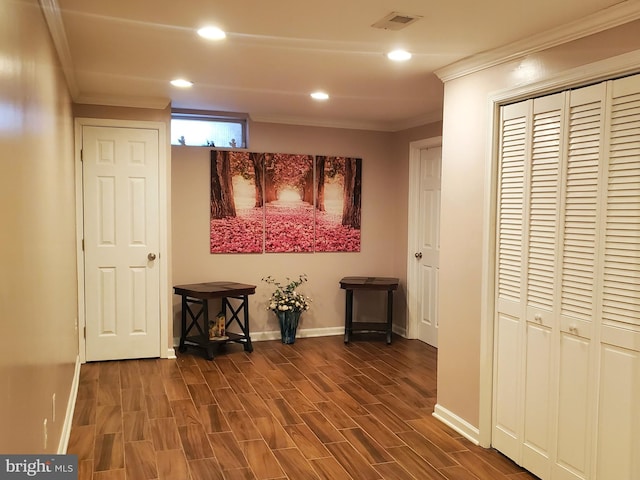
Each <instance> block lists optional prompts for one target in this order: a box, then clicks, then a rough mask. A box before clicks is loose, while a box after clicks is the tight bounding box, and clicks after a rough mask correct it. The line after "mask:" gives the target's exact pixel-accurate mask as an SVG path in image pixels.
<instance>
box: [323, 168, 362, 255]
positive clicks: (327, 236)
mask: <svg viewBox="0 0 640 480" xmlns="http://www.w3.org/2000/svg"><path fill="white" fill-rule="evenodd" d="M361 197H362V159H360V158H348V157H325V156H317V157H316V225H315V251H316V252H359V251H360V219H361V205H362V198H361Z"/></svg>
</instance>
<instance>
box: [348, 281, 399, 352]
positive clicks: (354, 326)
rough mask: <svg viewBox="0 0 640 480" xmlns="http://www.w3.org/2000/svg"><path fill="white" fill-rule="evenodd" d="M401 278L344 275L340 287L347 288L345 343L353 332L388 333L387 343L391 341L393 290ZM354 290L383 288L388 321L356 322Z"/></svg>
mask: <svg viewBox="0 0 640 480" xmlns="http://www.w3.org/2000/svg"><path fill="white" fill-rule="evenodd" d="M399 282H400V280H399V279H397V278H388V277H344V278H343V279H342V280H340V288H342V289H344V290H346V306H345V307H346V308H345V324H344V343H349V338H350V337H351V335H352V334H353V333H364V332H374V333H386V335H387V344H390V343H391V335H392V328H393V292H394V290H397V288H398V284H399ZM354 290H382V291H386V292H387V321H386V322H354V321H353V291H354Z"/></svg>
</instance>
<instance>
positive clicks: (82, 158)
mask: <svg viewBox="0 0 640 480" xmlns="http://www.w3.org/2000/svg"><path fill="white" fill-rule="evenodd" d="M80 161H81V162H84V150H83V149H82V148H81V149H80Z"/></svg>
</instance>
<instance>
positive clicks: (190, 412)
mask: <svg viewBox="0 0 640 480" xmlns="http://www.w3.org/2000/svg"><path fill="white" fill-rule="evenodd" d="M169 404H170V405H171V411H172V412H173V417H174V418H175V419H176V424H177V425H178V426H179V427H182V426H184V425H191V424H192V423H202V419H201V417H200V411H199V410H198V409H197V408H196V406H195V405H194V404H193V401H192V400H191V399H190V398H188V399H183V400H173V401H169Z"/></svg>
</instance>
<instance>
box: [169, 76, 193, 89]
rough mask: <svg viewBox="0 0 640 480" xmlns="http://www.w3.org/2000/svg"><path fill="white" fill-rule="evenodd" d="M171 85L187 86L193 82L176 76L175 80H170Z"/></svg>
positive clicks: (190, 85)
mask: <svg viewBox="0 0 640 480" xmlns="http://www.w3.org/2000/svg"><path fill="white" fill-rule="evenodd" d="M171 85H173V86H174V87H178V88H189V87H192V86H193V82H190V81H189V80H185V79H184V78H176V79H175V80H171Z"/></svg>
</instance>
